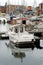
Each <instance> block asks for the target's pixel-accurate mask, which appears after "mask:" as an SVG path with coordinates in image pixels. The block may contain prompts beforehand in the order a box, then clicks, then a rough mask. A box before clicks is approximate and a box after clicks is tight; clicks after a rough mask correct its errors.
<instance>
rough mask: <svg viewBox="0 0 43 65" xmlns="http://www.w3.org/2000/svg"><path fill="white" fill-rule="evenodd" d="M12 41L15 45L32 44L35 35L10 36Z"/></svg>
mask: <svg viewBox="0 0 43 65" xmlns="http://www.w3.org/2000/svg"><path fill="white" fill-rule="evenodd" d="M9 39H10V41H12V42H13V43H17V44H18V43H22V42H32V40H34V36H33V34H28V35H25V36H24V34H23V35H16V36H15V35H12V34H11V35H10V36H9Z"/></svg>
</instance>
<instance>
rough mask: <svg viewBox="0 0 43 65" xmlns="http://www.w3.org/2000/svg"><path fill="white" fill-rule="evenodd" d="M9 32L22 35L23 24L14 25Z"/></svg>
mask: <svg viewBox="0 0 43 65" xmlns="http://www.w3.org/2000/svg"><path fill="white" fill-rule="evenodd" d="M11 31H13V32H15V33H23V32H25V25H23V24H21V25H20V24H16V25H13V26H12V27H11Z"/></svg>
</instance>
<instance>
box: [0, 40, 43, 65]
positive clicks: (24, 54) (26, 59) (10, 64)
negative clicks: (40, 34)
mask: <svg viewBox="0 0 43 65" xmlns="http://www.w3.org/2000/svg"><path fill="white" fill-rule="evenodd" d="M6 42H7V43H9V41H8V40H0V65H43V49H37V48H34V50H31V49H29V48H28V49H25V50H24V51H23V49H22V50H21V51H20V50H19V51H17V49H16V50H14V49H11V48H8V47H7V46H6V45H5V43H6ZM40 43H41V44H40V45H41V46H43V40H41V41H40ZM13 52H14V53H13ZM16 52H17V53H19V52H21V55H20V54H17V53H16ZM13 54H14V55H13Z"/></svg>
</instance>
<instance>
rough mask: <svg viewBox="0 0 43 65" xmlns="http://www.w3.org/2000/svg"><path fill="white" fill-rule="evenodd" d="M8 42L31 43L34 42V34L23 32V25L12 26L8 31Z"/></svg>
mask: <svg viewBox="0 0 43 65" xmlns="http://www.w3.org/2000/svg"><path fill="white" fill-rule="evenodd" d="M8 34H9V40H10V41H11V42H13V43H15V44H17V45H18V44H21V45H22V44H25V43H32V42H34V41H35V38H34V34H30V33H28V32H27V31H25V25H23V24H21V25H20V24H16V25H13V26H12V27H11V29H10V31H9V33H8Z"/></svg>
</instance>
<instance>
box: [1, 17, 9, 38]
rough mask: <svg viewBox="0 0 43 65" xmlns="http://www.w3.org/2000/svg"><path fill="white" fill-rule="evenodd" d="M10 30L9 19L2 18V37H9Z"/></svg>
mask: <svg viewBox="0 0 43 65" xmlns="http://www.w3.org/2000/svg"><path fill="white" fill-rule="evenodd" d="M7 31H8V27H7V20H6V19H5V18H0V38H5V37H6V38H7V37H8V35H6V32H7Z"/></svg>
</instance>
